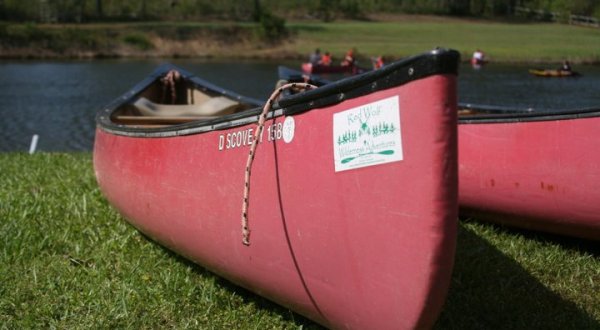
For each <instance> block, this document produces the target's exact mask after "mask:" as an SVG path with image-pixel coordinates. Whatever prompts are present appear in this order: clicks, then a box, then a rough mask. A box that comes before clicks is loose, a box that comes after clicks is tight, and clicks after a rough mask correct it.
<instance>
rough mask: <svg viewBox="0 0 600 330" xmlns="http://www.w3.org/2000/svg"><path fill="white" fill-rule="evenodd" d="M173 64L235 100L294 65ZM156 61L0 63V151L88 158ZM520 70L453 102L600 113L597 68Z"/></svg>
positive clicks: (466, 71)
mask: <svg viewBox="0 0 600 330" xmlns="http://www.w3.org/2000/svg"><path fill="white" fill-rule="evenodd" d="M172 62H173V63H174V64H176V65H178V66H180V67H182V68H184V69H186V70H188V71H190V72H193V73H195V74H196V75H198V76H200V77H202V78H204V79H206V80H208V81H211V82H213V83H214V84H216V85H219V86H222V87H225V88H228V89H232V90H235V91H237V92H239V93H240V94H243V95H247V96H251V97H254V98H258V99H266V98H267V97H268V96H269V95H270V94H271V92H272V90H273V88H274V85H275V82H276V80H277V65H278V64H285V65H288V66H290V67H299V63H297V62H277V61H238V62H222V61H214V60H191V59H186V60H176V61H172ZM160 63H162V61H158V60H101V61H98V60H96V61H68V62H57V61H2V62H0V78H1V79H0V115H1V117H2V118H1V119H0V152H7V151H27V150H28V149H29V145H30V143H31V138H32V136H33V135H34V134H37V135H39V142H38V150H39V151H51V152H54V151H91V150H92V146H93V140H94V128H95V122H94V116H95V113H96V111H97V110H98V109H100V108H102V107H103V106H104V105H106V104H108V103H109V102H110V101H111V100H113V99H115V98H117V97H118V96H120V95H121V94H123V93H124V92H125V91H127V90H128V89H129V88H131V87H132V86H133V85H134V84H136V83H137V82H139V81H141V80H142V79H143V78H144V77H146V76H147V75H148V74H149V73H150V72H152V71H153V70H154V69H155V68H156V66H158V65H159V64H160ZM528 68H529V67H528V66H523V65H499V64H498V65H494V64H490V65H488V66H486V67H484V68H482V69H479V70H475V69H473V68H471V67H470V66H466V65H465V66H463V67H462V68H461V71H460V74H459V79H458V81H459V101H460V102H464V103H475V104H487V105H502V106H517V107H527V108H530V107H532V108H540V109H546V110H560V109H568V108H585V107H598V106H600V67H596V66H575V67H574V70H576V71H579V72H581V73H582V74H583V76H582V77H579V78H562V79H551V78H550V79H549V78H536V77H533V76H531V75H529V73H528V71H527V69H528Z"/></svg>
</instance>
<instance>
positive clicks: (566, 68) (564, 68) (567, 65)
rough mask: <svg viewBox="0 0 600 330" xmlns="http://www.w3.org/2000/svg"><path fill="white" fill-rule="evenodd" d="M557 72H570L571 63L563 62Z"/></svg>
mask: <svg viewBox="0 0 600 330" xmlns="http://www.w3.org/2000/svg"><path fill="white" fill-rule="evenodd" d="M558 71H567V72H571V63H569V61H567V60H564V61H563V62H562V65H561V66H560V69H558Z"/></svg>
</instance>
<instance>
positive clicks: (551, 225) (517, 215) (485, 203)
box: [279, 67, 600, 240]
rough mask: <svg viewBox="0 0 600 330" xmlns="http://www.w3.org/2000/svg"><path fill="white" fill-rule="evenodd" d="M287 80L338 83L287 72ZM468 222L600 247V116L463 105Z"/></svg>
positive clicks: (463, 199)
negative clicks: (573, 239) (579, 240)
mask: <svg viewBox="0 0 600 330" xmlns="http://www.w3.org/2000/svg"><path fill="white" fill-rule="evenodd" d="M279 78H280V79H283V80H290V81H298V79H304V80H307V79H308V81H310V82H311V83H314V84H317V85H326V84H329V83H331V82H330V81H328V80H326V79H323V78H321V77H318V76H315V75H312V76H306V75H302V74H301V73H299V72H298V71H295V70H293V69H289V68H286V67H279ZM458 122H459V125H458V135H459V182H460V184H459V204H460V214H461V215H462V216H473V217H475V218H477V219H480V220H487V221H491V222H496V223H502V224H506V225H511V226H515V227H520V228H526V229H534V230H539V231H545V232H551V233H556V234H561V235H569V236H574V237H582V238H587V239H594V240H600V203H599V201H600V189H597V186H598V185H599V184H600V169H599V167H598V164H600V153H599V152H594V151H595V150H600V133H598V127H600V108H598V109H572V110H565V111H557V112H548V111H543V110H539V109H533V108H524V109H523V108H513V107H503V106H490V105H477V104H467V103H459V104H458Z"/></svg>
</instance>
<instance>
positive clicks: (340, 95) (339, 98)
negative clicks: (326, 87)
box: [338, 93, 344, 101]
mask: <svg viewBox="0 0 600 330" xmlns="http://www.w3.org/2000/svg"><path fill="white" fill-rule="evenodd" d="M343 99H344V93H340V94H339V95H338V100H340V101H341V100H343Z"/></svg>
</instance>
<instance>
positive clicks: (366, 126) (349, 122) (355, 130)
mask: <svg viewBox="0 0 600 330" xmlns="http://www.w3.org/2000/svg"><path fill="white" fill-rule="evenodd" d="M333 150H334V156H333V157H334V163H335V171H336V172H340V171H346V170H351V169H355V168H361V167H366V166H372V165H379V164H385V163H390V162H396V161H401V160H402V159H403V158H402V157H403V154H402V135H401V132H400V101H399V98H398V96H393V97H390V98H387V99H383V100H379V101H376V102H373V103H369V104H365V105H362V106H360V107H356V108H353V109H350V110H346V111H342V112H338V113H336V114H334V115H333Z"/></svg>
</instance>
